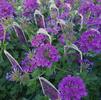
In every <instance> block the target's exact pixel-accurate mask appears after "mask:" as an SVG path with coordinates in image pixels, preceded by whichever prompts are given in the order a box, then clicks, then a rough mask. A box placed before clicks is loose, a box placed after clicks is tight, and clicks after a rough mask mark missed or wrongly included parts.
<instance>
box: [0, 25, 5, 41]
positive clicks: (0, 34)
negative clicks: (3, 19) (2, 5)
mask: <svg viewBox="0 0 101 100" xmlns="http://www.w3.org/2000/svg"><path fill="white" fill-rule="evenodd" d="M3 39H4V28H3V26H2V25H1V24H0V41H2V40H3Z"/></svg>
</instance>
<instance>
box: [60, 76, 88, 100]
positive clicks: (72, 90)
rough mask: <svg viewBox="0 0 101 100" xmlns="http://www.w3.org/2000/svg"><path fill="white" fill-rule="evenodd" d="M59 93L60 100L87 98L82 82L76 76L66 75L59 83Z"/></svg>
mask: <svg viewBox="0 0 101 100" xmlns="http://www.w3.org/2000/svg"><path fill="white" fill-rule="evenodd" d="M59 91H60V96H61V98H62V100H81V98H82V97H83V96H87V91H86V88H85V84H84V82H83V80H82V79H81V78H80V77H79V76H78V77H77V76H71V75H68V76H67V77H65V78H63V79H62V81H61V82H60V83H59Z"/></svg>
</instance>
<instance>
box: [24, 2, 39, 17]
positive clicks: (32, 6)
mask: <svg viewBox="0 0 101 100" xmlns="http://www.w3.org/2000/svg"><path fill="white" fill-rule="evenodd" d="M23 6H24V12H23V15H25V16H29V15H30V14H31V13H34V11H35V10H36V9H37V8H38V2H37V0H24V2H23Z"/></svg>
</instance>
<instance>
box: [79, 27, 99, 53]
mask: <svg viewBox="0 0 101 100" xmlns="http://www.w3.org/2000/svg"><path fill="white" fill-rule="evenodd" d="M78 46H79V47H80V49H81V50H82V51H83V52H88V51H93V52H99V51H101V34H100V33H99V32H98V31H96V30H93V29H90V30H88V31H86V32H84V33H83V34H82V35H81V37H80V39H79V40H78Z"/></svg>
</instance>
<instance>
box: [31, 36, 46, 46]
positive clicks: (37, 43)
mask: <svg viewBox="0 0 101 100" xmlns="http://www.w3.org/2000/svg"><path fill="white" fill-rule="evenodd" d="M46 41H47V36H46V35H44V34H37V35H35V36H34V37H33V39H32V42H31V44H32V46H33V47H39V46H40V45H42V44H44V43H45V42H46Z"/></svg>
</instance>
